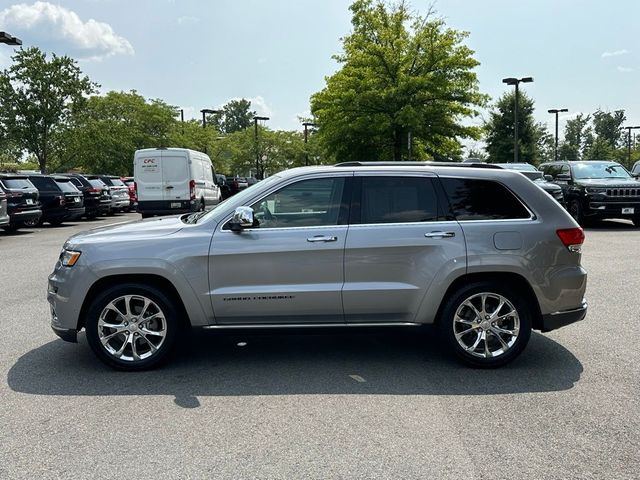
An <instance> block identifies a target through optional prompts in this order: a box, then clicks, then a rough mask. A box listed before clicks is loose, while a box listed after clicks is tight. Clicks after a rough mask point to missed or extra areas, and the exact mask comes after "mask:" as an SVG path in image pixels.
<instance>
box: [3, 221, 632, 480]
mask: <svg viewBox="0 0 640 480" xmlns="http://www.w3.org/2000/svg"><path fill="white" fill-rule="evenodd" d="M137 218H139V217H138V216H137V215H135V214H129V215H119V216H116V217H110V218H102V219H97V220H95V221H90V222H79V223H73V224H68V225H63V226H60V227H56V228H53V227H43V228H37V229H32V230H21V231H18V232H17V233H14V234H11V235H8V234H0V479H14V478H16V479H17V478H25V479H27V478H28V479H33V478H83V479H84V478H129V477H131V478H134V477H135V478H139V479H147V478H149V479H151V478H171V479H172V478H175V479H183V478H220V479H223V478H224V479H226V478H233V479H249V478H268V479H306V478H313V479H316V478H317V479H329V478H344V479H377V478H379V479H396V478H398V479H427V478H428V479H437V478H451V479H459V478H474V479H513V478H517V479H519V480H520V479H559V478H572V479H586V478H594V479H603V478H606V479H637V478H638V476H639V472H640V453H639V452H640V348H638V346H639V345H640V326H639V323H640V313H639V312H640V295H639V294H638V292H639V291H640V268H639V267H638V261H637V258H638V247H639V246H640V230H639V229H635V228H633V226H632V225H631V224H630V223H627V222H602V223H601V224H599V225H597V226H596V227H594V228H591V229H588V230H587V232H586V233H587V240H586V244H585V246H584V257H583V264H584V265H585V267H586V268H587V270H588V272H589V286H588V292H587V299H588V301H589V313H588V316H587V318H586V320H585V321H583V322H580V323H578V324H574V325H571V326H568V327H566V328H564V329H561V330H558V331H555V332H551V333H548V334H544V335H542V334H539V333H534V334H533V335H532V337H531V341H530V343H529V346H528V348H527V349H526V351H525V352H524V353H523V355H521V356H520V357H519V358H518V359H517V360H516V361H514V362H513V363H512V364H510V365H509V366H507V367H505V368H502V369H499V370H490V371H484V370H474V369H469V368H466V367H464V366H462V365H460V364H458V363H457V362H456V361H455V360H453V359H452V358H451V357H450V356H449V355H448V353H447V352H446V351H444V350H443V348H442V347H441V345H440V342H439V341H438V339H437V337H436V336H435V332H431V331H430V330H429V329H426V330H424V331H422V330H421V331H419V332H416V331H414V330H410V331H405V330H383V331H377V330H368V331H367V332H365V333H362V334H353V333H351V332H349V333H342V332H331V334H328V333H323V334H320V333H318V334H309V333H305V334H300V333H295V332H293V333H286V334H282V333H278V334H248V333H239V334H235V333H227V334H224V335H221V334H219V333H218V334H216V333H215V332H210V333H206V334H205V333H198V334H197V335H192V336H191V337H190V338H189V339H188V340H187V341H186V342H185V343H184V345H183V346H182V347H181V349H180V351H179V352H178V355H177V356H176V358H175V360H174V361H173V362H172V363H170V364H169V365H167V366H166V367H164V368H161V369H158V370H154V371H150V372H142V373H122V372H116V371H113V370H110V369H109V368H107V367H105V366H103V365H102V364H101V363H99V361H98V360H97V359H95V358H94V356H93V354H92V353H91V352H90V350H89V347H88V345H87V343H86V340H85V338H84V334H81V335H80V338H79V344H70V343H65V342H63V341H62V340H59V339H58V338H57V337H56V336H55V335H54V334H53V333H52V331H51V330H50V327H49V307H48V304H47V301H46V283H47V275H48V274H49V273H50V272H51V270H52V269H53V265H54V263H55V261H56V259H57V257H58V255H59V252H60V249H61V247H62V244H63V243H64V241H65V239H66V238H67V237H68V236H70V235H72V234H73V233H75V232H78V231H81V230H85V229H88V228H91V227H92V226H102V225H105V224H108V223H115V222H120V221H127V220H132V219H137ZM243 343H246V345H243Z"/></svg>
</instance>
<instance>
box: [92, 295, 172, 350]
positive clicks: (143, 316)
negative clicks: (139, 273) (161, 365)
mask: <svg viewBox="0 0 640 480" xmlns="http://www.w3.org/2000/svg"><path fill="white" fill-rule="evenodd" d="M166 335H167V320H166V319H165V316H164V313H163V312H162V310H161V309H160V307H159V306H158V304H156V303H155V302H154V301H152V300H150V299H149V298H147V297H144V296H142V295H124V296H122V297H118V298H116V299H114V300H112V301H111V302H109V303H108V304H107V306H106V307H104V308H103V309H102V312H101V313H100V317H99V319H98V337H99V338H100V342H101V343H102V346H103V347H104V349H105V350H106V351H107V352H108V353H109V354H110V355H112V356H113V357H115V358H117V359H118V360H124V361H129V362H136V361H139V360H144V359H146V358H149V357H151V356H153V355H154V354H155V353H156V352H157V351H158V350H159V349H160V347H161V346H162V344H163V343H164V340H165V337H166Z"/></svg>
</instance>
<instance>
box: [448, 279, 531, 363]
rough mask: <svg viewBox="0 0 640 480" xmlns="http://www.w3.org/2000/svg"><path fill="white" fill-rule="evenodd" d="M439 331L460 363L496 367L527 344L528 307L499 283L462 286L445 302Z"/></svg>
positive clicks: (514, 290)
mask: <svg viewBox="0 0 640 480" xmlns="http://www.w3.org/2000/svg"><path fill="white" fill-rule="evenodd" d="M440 329H441V333H442V334H443V336H444V338H445V340H446V342H447V344H448V345H449V347H450V348H451V349H452V350H453V352H454V353H455V354H456V355H457V356H458V358H460V359H461V360H462V361H463V362H464V363H466V364H468V365H471V366H474V367H481V368H495V367H500V366H502V365H505V364H507V363H509V362H510V361H512V360H513V359H514V358H516V357H517V356H518V355H519V354H520V353H521V352H522V350H523V349H524V348H525V347H526V345H527V343H528V342H529V337H530V336H531V314H530V306H529V305H528V304H527V302H526V300H525V297H524V296H523V295H522V294H521V293H520V292H519V291H518V290H516V289H513V288H510V287H507V286H506V285H503V284H500V283H495V282H477V283H473V284H470V285H465V286H464V287H461V288H460V289H458V290H457V291H455V292H454V293H453V294H452V295H451V296H450V297H449V299H448V300H447V302H446V304H445V306H444V308H443V313H442V317H441V318H440Z"/></svg>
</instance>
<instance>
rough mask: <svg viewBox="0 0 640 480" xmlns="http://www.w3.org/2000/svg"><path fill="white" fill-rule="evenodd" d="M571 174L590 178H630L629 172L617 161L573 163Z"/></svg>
mask: <svg viewBox="0 0 640 480" xmlns="http://www.w3.org/2000/svg"><path fill="white" fill-rule="evenodd" d="M573 176H574V177H575V178H580V179H590V178H630V175H629V172H627V171H626V170H625V168H624V167H623V166H622V165H620V164H618V163H605V162H586V163H578V164H575V165H573Z"/></svg>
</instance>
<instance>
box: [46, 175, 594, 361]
mask: <svg viewBox="0 0 640 480" xmlns="http://www.w3.org/2000/svg"><path fill="white" fill-rule="evenodd" d="M583 241H584V233H583V231H582V229H581V228H580V227H579V226H578V224H577V223H576V222H575V221H574V220H573V219H572V218H571V217H570V216H569V214H568V213H567V212H566V211H565V210H564V209H563V208H562V207H561V206H560V205H559V204H558V203H557V202H556V201H554V200H553V199H552V198H551V197H550V196H549V195H547V194H546V193H545V192H544V191H542V190H541V189H540V188H538V187H537V186H536V185H535V184H534V183H533V182H531V181H529V180H528V179H527V178H526V177H524V176H522V175H520V174H519V173H516V172H512V171H508V170H497V169H488V168H476V167H471V168H469V167H465V166H464V165H461V164H457V165H455V166H454V165H450V164H430V163H426V164H413V165H406V164H405V165H403V164H394V163H389V164H379V163H378V164H375V163H373V164H369V163H348V164H341V165H337V166H326V167H305V168H298V169H293V170H288V171H285V172H282V173H279V174H277V175H274V176H272V177H270V178H268V179H266V180H264V181H262V182H259V183H257V184H256V185H254V186H252V187H250V188H248V189H246V190H244V191H242V192H240V193H239V194H237V195H236V196H234V197H231V198H230V199H229V200H227V201H225V202H223V203H221V204H220V205H218V206H216V207H215V208H214V209H213V210H210V211H208V212H200V213H194V214H185V215H182V216H174V217H164V218H158V219H151V220H144V221H139V222H134V223H129V224H119V225H114V226H111V227H105V228H98V229H94V230H90V231H87V232H84V233H80V234H78V235H75V236H73V237H71V238H69V240H67V242H66V243H65V244H64V247H63V249H62V252H61V254H60V258H59V260H58V262H57V263H56V266H55V269H54V271H53V273H52V274H51V275H50V277H49V285H48V300H49V303H50V304H51V318H52V320H51V326H52V327H53V330H54V331H55V332H56V333H57V334H58V335H59V336H60V337H62V338H63V339H65V340H69V341H76V337H77V332H78V331H80V330H81V329H83V328H84V329H85V330H86V338H87V341H88V343H89V345H90V346H91V348H92V349H93V350H94V352H95V353H96V355H97V356H98V357H99V358H100V359H101V360H102V361H104V362H105V363H107V364H108V365H110V366H112V367H115V368H119V369H123V370H141V369H145V368H149V367H152V366H155V365H157V364H158V363H160V362H162V361H164V360H166V358H167V356H168V354H169V353H170V352H171V350H172V348H173V347H174V345H175V343H176V339H177V337H178V333H179V331H180V330H181V329H183V328H185V327H192V328H205V329H213V330H224V329H229V328H251V329H257V328H263V329H264V328H277V327H283V326H298V327H299V326H303V327H316V328H321V327H329V326H331V327H337V326H339V327H351V328H353V327H363V326H403V327H407V328H416V327H419V326H421V325H424V324H433V323H435V324H437V326H438V328H439V331H440V333H441V334H442V336H443V339H444V341H445V342H446V344H447V345H448V346H449V347H450V348H451V350H452V352H453V353H454V354H456V355H457V356H458V358H460V359H461V360H463V361H464V362H466V363H467V364H469V365H473V366H478V367H497V366H500V365H504V364H506V363H507V362H509V361H511V360H513V359H514V358H515V357H516V356H517V355H519V354H520V353H521V352H522V351H523V349H524V348H525V346H526V344H527V342H528V340H529V336H530V334H531V330H532V329H536V330H541V331H543V332H544V331H549V330H553V329H556V328H559V327H562V326H564V325H567V324H569V323H573V322H576V321H579V320H582V319H583V318H584V317H585V315H586V310H587V305H586V302H585V300H584V293H585V288H586V279H587V274H586V272H585V270H584V269H583V268H582V267H581V265H580V258H581V252H580V250H581V245H582V243H583Z"/></svg>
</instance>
